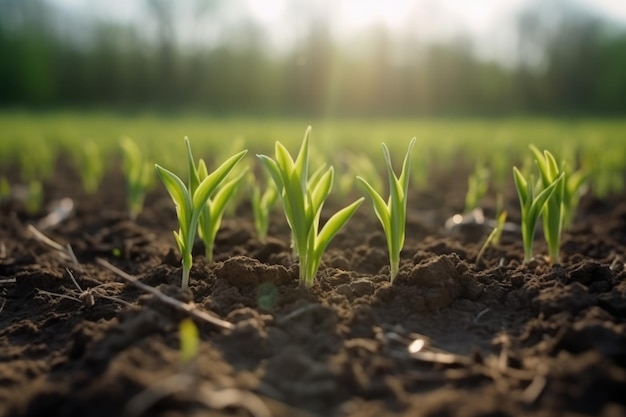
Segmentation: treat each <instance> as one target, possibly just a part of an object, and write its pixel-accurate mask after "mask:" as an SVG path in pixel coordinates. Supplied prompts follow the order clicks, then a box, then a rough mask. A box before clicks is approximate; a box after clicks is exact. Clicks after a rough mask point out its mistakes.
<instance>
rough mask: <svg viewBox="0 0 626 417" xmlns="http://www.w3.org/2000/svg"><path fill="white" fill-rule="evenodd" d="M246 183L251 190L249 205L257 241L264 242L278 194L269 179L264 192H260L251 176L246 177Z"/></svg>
mask: <svg viewBox="0 0 626 417" xmlns="http://www.w3.org/2000/svg"><path fill="white" fill-rule="evenodd" d="M248 183H249V184H250V188H251V190H252V196H251V203H252V215H253V217H254V227H255V229H256V232H257V236H258V238H259V240H260V241H261V242H265V240H266V239H267V230H268V228H269V221H270V212H271V210H272V208H273V207H274V206H275V205H276V201H278V192H277V190H276V186H275V185H274V182H273V181H272V179H271V178H268V180H267V184H266V186H265V191H261V187H260V186H259V184H257V182H256V181H255V179H254V176H253V175H249V176H248Z"/></svg>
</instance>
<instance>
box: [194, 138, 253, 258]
mask: <svg viewBox="0 0 626 417" xmlns="http://www.w3.org/2000/svg"><path fill="white" fill-rule="evenodd" d="M187 150H188V152H191V149H190V148H187ZM189 161H190V162H192V163H193V157H192V155H191V154H189ZM189 169H190V172H192V171H191V170H195V166H190V167H189ZM246 172H247V168H246V169H245V170H243V171H241V172H240V173H239V174H238V175H237V176H236V177H235V178H233V179H231V180H229V181H228V182H226V183H222V184H220V185H218V188H217V190H216V191H215V193H214V194H213V195H212V196H211V197H209V199H208V200H207V202H206V204H205V205H204V208H203V209H202V213H201V214H200V219H199V220H198V235H199V236H200V239H201V240H202V243H203V244H204V255H205V257H206V260H207V262H208V263H209V264H210V263H213V249H214V247H215V238H216V237H217V232H218V231H219V228H220V226H221V224H222V217H223V216H224V212H225V210H226V207H227V206H228V203H229V202H231V201H232V200H233V198H234V196H235V194H236V193H237V189H238V188H239V185H240V184H241V180H242V179H243V178H244V175H245V174H246ZM195 173H196V174H195V175H192V177H194V180H193V182H194V183H195V184H199V183H201V182H202V180H204V179H205V178H206V177H207V176H208V171H207V167H206V164H205V162H204V160H203V159H200V162H199V163H198V168H197V170H195ZM196 187H197V186H196Z"/></svg>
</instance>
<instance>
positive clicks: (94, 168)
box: [76, 140, 104, 194]
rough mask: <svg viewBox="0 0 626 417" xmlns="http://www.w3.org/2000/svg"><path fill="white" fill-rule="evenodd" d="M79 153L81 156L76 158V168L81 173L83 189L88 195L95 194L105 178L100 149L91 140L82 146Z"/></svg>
mask: <svg viewBox="0 0 626 417" xmlns="http://www.w3.org/2000/svg"><path fill="white" fill-rule="evenodd" d="M79 153H80V155H78V156H77V157H76V166H77V168H78V171H79V173H80V179H81V182H82V184H83V189H84V190H85V192H86V193H87V194H94V193H95V192H96V191H98V187H99V186H100V182H101V181H102V177H103V176H104V163H103V160H102V155H101V153H100V149H99V148H98V146H97V145H96V144H95V143H94V142H93V141H91V140H90V141H86V142H84V143H83V144H82V146H81V147H80V149H79Z"/></svg>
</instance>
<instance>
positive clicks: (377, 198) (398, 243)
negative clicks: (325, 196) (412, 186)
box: [357, 138, 415, 282]
mask: <svg viewBox="0 0 626 417" xmlns="http://www.w3.org/2000/svg"><path fill="white" fill-rule="evenodd" d="M413 146H415V138H413V139H412V140H411V142H410V143H409V148H408V149H407V151H406V155H405V156H404V163H403V164H402V172H401V173H400V176H399V177H398V176H396V174H395V173H394V172H393V166H392V165H391V156H390V155H389V149H388V148H387V145H385V144H384V143H383V154H384V156H385V163H386V165H387V174H388V177H389V198H388V199H387V202H386V203H385V200H383V198H382V197H381V195H380V194H379V193H378V191H376V189H375V188H374V187H372V186H371V185H370V184H369V183H368V182H367V181H366V180H364V179H363V178H362V177H357V180H358V181H359V182H360V183H361V184H362V185H363V187H364V188H365V191H366V192H367V194H368V196H369V197H370V199H371V200H372V204H373V206H374V212H375V213H376V217H378V220H379V221H380V224H381V225H382V227H383V231H384V232H385V237H386V239H387V250H388V252H389V266H390V268H391V269H390V278H391V282H393V280H394V279H395V278H396V275H397V274H398V270H399V269H400V251H401V250H402V248H403V246H404V237H405V229H406V205H407V194H408V189H409V176H410V168H411V165H410V164H411V150H412V149H413Z"/></svg>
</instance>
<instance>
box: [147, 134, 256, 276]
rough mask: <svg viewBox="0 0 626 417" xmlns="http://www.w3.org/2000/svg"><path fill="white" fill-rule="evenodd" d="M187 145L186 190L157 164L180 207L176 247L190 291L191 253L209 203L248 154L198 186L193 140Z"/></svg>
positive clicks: (237, 156) (235, 158)
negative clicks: (192, 153)
mask: <svg viewBox="0 0 626 417" xmlns="http://www.w3.org/2000/svg"><path fill="white" fill-rule="evenodd" d="M185 144H186V146H187V158H188V160H189V161H188V162H189V164H188V166H189V186H186V185H185V184H184V183H183V181H182V180H181V179H180V178H179V177H178V176H177V175H176V174H174V173H173V172H171V171H168V170H167V169H165V168H163V167H161V166H159V165H158V164H155V168H156V171H157V174H158V175H159V178H161V181H162V182H163V185H164V186H165V188H166V189H167V191H168V193H169V194H170V197H171V198H172V200H173V201H174V204H175V205H176V215H177V217H178V224H179V226H180V228H179V229H178V231H175V232H174V238H175V239H176V244H177V245H178V249H179V250H180V253H181V256H182V267H183V272H182V284H181V286H182V288H187V286H188V285H189V272H190V271H191V265H192V261H193V259H192V255H191V251H192V249H193V244H194V241H195V237H196V231H197V229H198V223H199V220H200V216H201V215H202V213H203V211H204V210H205V207H206V203H207V201H208V200H209V198H210V197H211V195H213V193H215V192H216V190H217V188H218V187H219V185H220V184H221V183H222V181H224V179H225V178H226V176H227V175H228V174H229V173H230V172H231V171H232V169H233V168H234V167H235V165H237V163H238V162H239V161H240V160H241V159H242V158H243V157H244V155H245V154H246V152H247V151H245V150H244V151H241V152H239V153H237V154H235V155H233V156H231V157H230V158H228V159H227V160H226V161H225V162H224V163H223V164H222V165H220V166H219V167H218V168H217V169H216V170H215V171H213V172H212V173H211V174H209V175H207V176H206V177H205V178H204V179H203V180H202V181H199V182H197V183H196V182H195V181H196V178H197V177H196V175H197V172H196V173H194V171H192V168H191V167H192V166H194V165H195V164H194V162H193V157H192V156H191V145H190V143H189V139H187V138H185Z"/></svg>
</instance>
